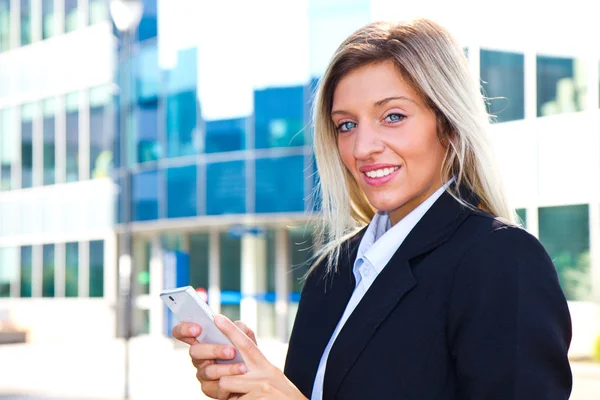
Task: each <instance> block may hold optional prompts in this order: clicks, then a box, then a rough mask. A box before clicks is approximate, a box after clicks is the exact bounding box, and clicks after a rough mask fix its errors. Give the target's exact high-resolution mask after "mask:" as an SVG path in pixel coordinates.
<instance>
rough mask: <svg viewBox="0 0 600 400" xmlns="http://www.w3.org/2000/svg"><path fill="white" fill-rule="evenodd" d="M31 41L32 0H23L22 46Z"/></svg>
mask: <svg viewBox="0 0 600 400" xmlns="http://www.w3.org/2000/svg"><path fill="white" fill-rule="evenodd" d="M30 43H31V0H21V46H26V45H28V44H30Z"/></svg>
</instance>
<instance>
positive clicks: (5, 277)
mask: <svg viewBox="0 0 600 400" xmlns="http://www.w3.org/2000/svg"><path fill="white" fill-rule="evenodd" d="M18 250H19V249H18V248H17V247H0V266H2V267H1V268H0V297H10V289H11V286H12V284H13V283H15V282H17V279H18V272H19V259H18Z"/></svg>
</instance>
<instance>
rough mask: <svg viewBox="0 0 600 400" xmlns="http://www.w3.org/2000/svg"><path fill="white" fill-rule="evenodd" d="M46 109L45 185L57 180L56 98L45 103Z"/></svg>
mask: <svg viewBox="0 0 600 400" xmlns="http://www.w3.org/2000/svg"><path fill="white" fill-rule="evenodd" d="M43 111H44V122H43V128H44V185H53V184H54V183H55V182H56V120H55V115H56V100H55V99H48V100H45V101H44V103H43Z"/></svg>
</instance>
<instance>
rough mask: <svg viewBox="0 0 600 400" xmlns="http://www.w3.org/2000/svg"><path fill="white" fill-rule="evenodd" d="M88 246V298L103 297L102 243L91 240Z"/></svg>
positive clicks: (101, 241)
mask: <svg viewBox="0 0 600 400" xmlns="http://www.w3.org/2000/svg"><path fill="white" fill-rule="evenodd" d="M89 246H90V287H89V295H90V297H103V296H104V241H103V240H93V241H91V242H89Z"/></svg>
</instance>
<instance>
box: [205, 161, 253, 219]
mask: <svg viewBox="0 0 600 400" xmlns="http://www.w3.org/2000/svg"><path fill="white" fill-rule="evenodd" d="M206 187H207V194H206V212H207V214H208V215H219V214H240V213H244V212H246V168H245V165H244V162H243V161H229V162H221V163H214V164H208V165H207V167H206Z"/></svg>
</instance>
